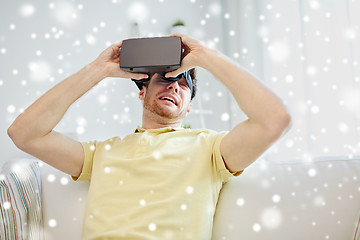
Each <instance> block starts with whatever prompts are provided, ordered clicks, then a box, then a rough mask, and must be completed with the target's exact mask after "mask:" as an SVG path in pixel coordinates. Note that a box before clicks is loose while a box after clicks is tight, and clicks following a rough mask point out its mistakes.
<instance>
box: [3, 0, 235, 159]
mask: <svg viewBox="0 0 360 240" xmlns="http://www.w3.org/2000/svg"><path fill="white" fill-rule="evenodd" d="M220 2H221V1H218V0H214V1H211V2H209V1H205V0H196V1H193V0H192V1H180V0H179V1H169V0H164V1H159V0H151V1H130V0H112V1H111V0H108V1H76V2H75V1H70V0H68V1H50V2H48V1H40V0H30V1H1V2H0V18H1V21H0V69H1V70H0V116H1V117H0V146H1V152H2V157H1V159H0V163H2V162H4V161H6V160H10V159H13V158H16V157H22V156H28V155H27V154H25V153H23V152H21V151H20V150H18V149H17V148H16V147H15V146H14V144H13V143H12V141H11V140H10V139H9V137H8V136H7V133H6V130H7V128H8V127H9V126H10V124H11V123H12V122H13V121H14V119H15V118H16V117H17V116H18V115H19V114H20V113H21V112H22V111H23V110H24V109H26V108H27V107H28V106H29V105H30V104H31V103H33V102H34V101H35V100H36V99H37V98H38V97H40V96H41V95H42V94H44V93H45V92H46V91H47V90H49V89H50V88H51V87H53V86H54V85H56V84H57V83H59V82H60V81H62V80H63V79H64V78H66V77H67V76H69V75H71V74H73V73H75V72H76V71H78V70H79V69H81V68H82V67H83V66H84V65H86V64H87V63H90V62H91V61H92V60H94V59H95V58H96V57H97V56H98V54H99V53H100V52H101V51H102V50H103V49H105V48H106V47H107V45H108V44H109V43H113V42H116V41H119V40H122V39H125V38H128V37H136V36H140V37H148V36H164V35H167V34H168V33H169V29H170V26H171V24H172V23H173V22H174V21H175V20H177V19H182V20H183V21H184V22H185V23H186V25H187V32H188V34H189V35H191V36H193V37H195V38H197V39H199V40H201V41H204V42H205V43H207V44H210V45H214V46H215V47H217V48H218V49H220V50H222V49H223V30H222V27H221V26H222V24H223V21H224V20H223V19H224V18H223V13H222V12H221V11H222V8H221V5H220ZM137 3H140V5H135V6H134V4H137ZM134 21H138V22H139V25H138V26H139V27H138V29H137V30H136V29H134V28H133V27H132V26H133V24H134ZM137 93H138V90H137V87H136V86H135V84H133V83H132V82H131V81H130V80H129V79H106V80H104V81H103V82H101V83H100V84H98V85H97V86H96V87H94V88H93V89H92V90H90V91H89V92H88V93H87V94H85V95H84V96H83V97H82V98H80V99H79V100H78V101H77V102H76V103H74V104H73V105H72V106H71V107H70V109H69V110H68V112H67V113H66V114H65V116H64V118H63V120H62V121H61V122H60V123H59V124H58V126H57V127H56V128H55V130H58V131H61V132H63V133H65V134H67V135H69V136H72V137H73V138H75V139H78V140H80V141H88V140H93V139H99V140H104V139H107V138H110V137H113V136H116V135H118V136H120V137H124V136H126V135H127V134H129V133H131V132H132V131H133V130H134V129H135V128H136V126H137V125H141V112H142V107H141V105H140V102H139V100H138V98H137ZM228 99H229V98H228V92H227V90H226V89H225V87H224V86H223V85H222V84H221V83H219V82H218V81H217V80H216V79H214V78H213V77H212V76H211V75H210V74H209V73H207V72H205V71H204V70H201V69H200V71H199V91H198V95H197V97H196V98H195V99H194V100H193V109H192V113H191V114H190V115H189V116H188V118H187V119H186V121H185V123H187V124H191V126H192V127H193V128H199V127H207V128H210V129H214V130H228V129H229V127H230V124H229V122H230V120H226V118H225V121H223V120H221V114H223V113H226V114H228V111H229V109H228ZM225 117H226V116H225Z"/></svg>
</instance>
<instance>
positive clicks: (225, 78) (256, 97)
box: [199, 49, 288, 127]
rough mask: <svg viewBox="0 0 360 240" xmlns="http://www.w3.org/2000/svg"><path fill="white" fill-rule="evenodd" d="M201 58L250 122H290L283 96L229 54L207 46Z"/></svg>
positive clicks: (268, 123) (266, 123)
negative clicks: (231, 58) (228, 56)
mask: <svg viewBox="0 0 360 240" xmlns="http://www.w3.org/2000/svg"><path fill="white" fill-rule="evenodd" d="M199 61H200V62H201V65H202V66H201V67H203V68H205V69H207V70H208V71H210V72H211V73H212V74H213V75H214V76H215V77H216V78H217V79H219V80H220V81H221V82H222V83H223V84H225V86H226V87H227V88H228V89H229V90H230V92H231V93H232V95H233V96H234V98H235V100H236V102H237V103H238V105H239V107H240V108H241V109H242V111H244V113H245V114H246V115H247V116H248V118H249V119H250V120H251V121H255V122H257V123H260V124H262V125H268V126H270V125H271V126H272V127H276V126H277V125H278V124H280V125H281V124H282V122H281V121H279V120H281V119H284V120H286V121H287V119H288V113H287V110H286V108H285V106H284V105H283V103H282V101H281V99H280V98H278V97H277V96H276V95H275V94H274V93H273V92H272V91H271V90H269V89H268V88H266V87H265V86H264V85H263V84H262V83H261V82H260V81H258V80H257V79H256V78H255V77H254V76H252V75H251V74H250V73H249V72H247V71H246V70H245V69H242V68H241V67H240V66H238V65H237V64H236V63H233V62H232V61H231V60H230V59H228V58H227V57H226V56H224V55H223V54H221V53H220V52H217V51H215V50H210V49H206V50H204V52H203V54H202V57H201V59H199ZM286 121H284V122H286ZM279 127H281V126H279Z"/></svg>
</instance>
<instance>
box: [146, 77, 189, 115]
mask: <svg viewBox="0 0 360 240" xmlns="http://www.w3.org/2000/svg"><path fill="white" fill-rule="evenodd" d="M139 98H140V100H142V101H143V106H144V111H145V110H147V111H150V112H152V113H155V114H157V115H159V116H161V117H165V118H168V119H183V118H185V116H186V114H187V113H188V112H189V111H190V107H191V104H190V100H191V92H190V88H189V86H188V84H187V81H186V79H185V78H184V77H182V78H181V79H180V80H178V81H167V80H164V79H163V77H162V76H161V75H159V74H157V73H156V74H154V75H153V76H152V77H151V80H150V82H149V85H148V86H147V87H145V86H144V87H143V88H142V89H141V91H140V93H139Z"/></svg>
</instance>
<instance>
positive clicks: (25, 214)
mask: <svg viewBox="0 0 360 240" xmlns="http://www.w3.org/2000/svg"><path fill="white" fill-rule="evenodd" d="M0 239H43V233H42V208H41V180H40V169H39V166H38V163H37V162H35V161H31V160H28V159H25V160H17V161H10V162H7V163H5V164H4V166H3V169H2V171H1V173H0Z"/></svg>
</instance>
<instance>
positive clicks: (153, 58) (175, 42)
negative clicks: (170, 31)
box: [120, 37, 193, 94]
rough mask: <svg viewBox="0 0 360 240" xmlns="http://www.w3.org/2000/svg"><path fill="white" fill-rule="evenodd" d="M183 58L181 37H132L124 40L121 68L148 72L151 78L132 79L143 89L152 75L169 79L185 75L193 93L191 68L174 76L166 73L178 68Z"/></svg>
mask: <svg viewBox="0 0 360 240" xmlns="http://www.w3.org/2000/svg"><path fill="white" fill-rule="evenodd" d="M181 60H182V47H181V38H180V37H155V38H132V39H126V40H124V41H123V43H122V46H121V50H120V68H121V69H122V70H125V71H129V72H134V73H146V74H148V75H149V78H146V79H141V80H135V79H132V80H133V81H134V82H135V84H136V85H137V87H138V88H139V89H140V90H141V88H142V86H143V85H144V82H146V81H149V80H150V76H152V75H153V74H154V73H158V74H160V75H161V76H163V79H165V80H168V81H178V80H180V79H181V78H182V77H183V76H184V77H185V79H186V80H187V83H188V85H189V87H190V90H191V94H192V91H193V86H192V80H191V77H190V70H188V71H186V72H184V73H182V74H180V75H179V76H177V77H174V78H165V73H167V72H171V71H174V70H176V69H178V68H179V67H180V65H181Z"/></svg>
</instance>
